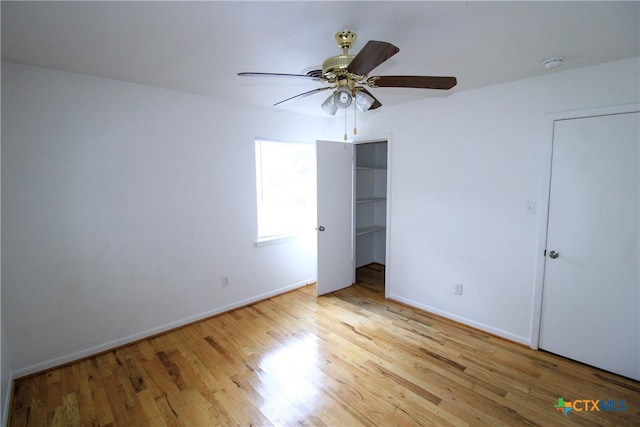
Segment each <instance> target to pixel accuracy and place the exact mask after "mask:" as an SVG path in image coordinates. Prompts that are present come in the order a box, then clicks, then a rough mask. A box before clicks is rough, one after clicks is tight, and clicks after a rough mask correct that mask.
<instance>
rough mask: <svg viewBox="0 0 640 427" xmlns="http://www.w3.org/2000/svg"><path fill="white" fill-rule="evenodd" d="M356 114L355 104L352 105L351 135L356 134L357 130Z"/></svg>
mask: <svg viewBox="0 0 640 427" xmlns="http://www.w3.org/2000/svg"><path fill="white" fill-rule="evenodd" d="M357 114H358V109H357V108H356V103H355V102H354V103H353V135H357V134H358V129H357V128H356V116H357Z"/></svg>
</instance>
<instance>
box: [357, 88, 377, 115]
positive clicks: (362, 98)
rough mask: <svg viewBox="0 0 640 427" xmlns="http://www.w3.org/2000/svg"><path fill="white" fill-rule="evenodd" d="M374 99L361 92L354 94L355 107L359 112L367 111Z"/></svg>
mask: <svg viewBox="0 0 640 427" xmlns="http://www.w3.org/2000/svg"><path fill="white" fill-rule="evenodd" d="M374 101H375V99H374V98H373V97H372V96H371V95H369V94H367V93H364V92H362V91H358V93H356V106H357V107H358V109H359V110H360V111H367V110H368V109H369V108H371V106H372V105H373V103H374Z"/></svg>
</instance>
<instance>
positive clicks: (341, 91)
mask: <svg viewBox="0 0 640 427" xmlns="http://www.w3.org/2000/svg"><path fill="white" fill-rule="evenodd" d="M335 39H336V41H337V42H338V46H340V48H341V49H342V55H336V56H332V57H330V58H327V59H326V60H325V61H324V62H323V63H322V70H312V71H309V72H308V73H306V74H278V73H253V72H245V73H238V75H239V76H248V77H291V78H302V79H310V80H314V81H319V82H323V83H329V84H330V85H331V86H326V87H321V88H318V89H313V90H310V91H308V92H304V93H301V94H298V95H295V96H292V97H291V98H287V99H285V100H282V101H280V102H277V103H275V104H274V106H276V105H279V104H282V103H284V102H287V101H290V100H292V99H296V98H302V97H306V96H309V95H313V94H315V93H318V92H322V91H325V90H329V89H334V92H333V93H332V94H331V95H330V96H329V97H328V98H327V99H326V100H325V101H324V102H323V103H322V109H323V110H324V111H325V112H326V113H328V114H331V115H335V113H336V111H337V110H338V108H347V107H348V106H350V105H351V103H352V101H355V106H356V107H358V109H360V110H361V111H367V110H373V109H375V108H378V107H381V106H382V104H381V103H380V101H378V100H377V99H376V98H375V97H374V96H373V95H372V94H371V92H369V91H368V90H367V87H369V88H378V87H400V88H417V89H444V90H446V89H451V88H452V87H454V86H455V85H456V84H457V80H456V78H455V77H436V76H374V77H369V76H368V74H369V73H370V72H371V71H372V70H373V69H374V68H376V67H377V66H379V65H380V64H382V63H383V62H385V61H386V60H387V59H389V58H391V57H392V56H393V55H395V54H396V53H398V52H399V51H400V49H398V48H397V47H396V46H394V45H392V44H391V43H387V42H382V41H376V40H370V41H369V42H367V44H366V45H365V46H364V47H363V48H362V50H361V51H360V52H358V54H357V55H353V54H349V48H350V47H351V45H352V44H353V43H354V42H355V40H356V33H355V32H353V31H349V30H344V31H340V32H338V33H337V34H336V35H335Z"/></svg>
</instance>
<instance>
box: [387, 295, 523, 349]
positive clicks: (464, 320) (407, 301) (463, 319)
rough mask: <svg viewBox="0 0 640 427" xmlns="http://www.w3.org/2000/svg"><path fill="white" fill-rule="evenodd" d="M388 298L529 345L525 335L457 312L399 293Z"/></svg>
mask: <svg viewBox="0 0 640 427" xmlns="http://www.w3.org/2000/svg"><path fill="white" fill-rule="evenodd" d="M389 298H390V299H392V300H395V301H398V302H401V303H403V304H407V305H409V306H411V307H416V308H419V309H420V310H424V311H427V312H429V313H433V314H437V315H438V316H442V317H445V318H447V319H450V320H453V321H455V322H458V323H461V324H463V325H467V326H471V327H472V328H475V329H479V330H481V331H484V332H488V333H490V334H492V335H496V336H499V337H501V338H505V339H507V340H509V341H514V342H516V343H519V344H523V345H529V339H528V338H527V337H521V336H520V335H515V334H512V333H511V332H507V331H503V330H502V329H498V328H494V327H493V326H489V325H485V324H484V323H480V322H476V321H475V320H471V319H467V318H466V317H462V316H458V315H457V314H453V313H449V312H448V311H443V310H440V309H437V308H435V307H431V306H430V305H426V304H422V303H419V302H417V301H414V300H411V299H409V298H404V297H401V296H399V295H394V294H391V295H389Z"/></svg>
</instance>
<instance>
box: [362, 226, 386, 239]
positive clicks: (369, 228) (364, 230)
mask: <svg viewBox="0 0 640 427" xmlns="http://www.w3.org/2000/svg"><path fill="white" fill-rule="evenodd" d="M384 229H385V227H384V226H382V225H370V226H367V227H360V228H356V236H361V235H363V234H368V233H375V232H376V231H382V230H384Z"/></svg>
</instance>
